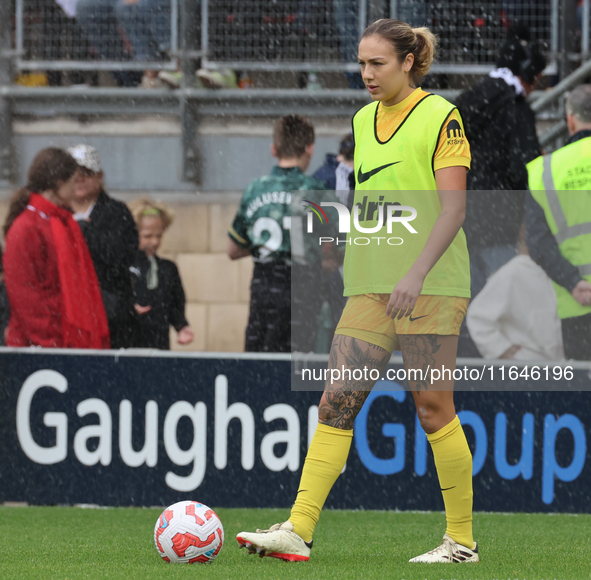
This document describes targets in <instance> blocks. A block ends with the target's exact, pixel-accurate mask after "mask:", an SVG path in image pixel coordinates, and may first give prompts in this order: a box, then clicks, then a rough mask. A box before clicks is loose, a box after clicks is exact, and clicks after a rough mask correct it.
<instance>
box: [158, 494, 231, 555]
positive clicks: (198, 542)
mask: <svg viewBox="0 0 591 580" xmlns="http://www.w3.org/2000/svg"><path fill="white" fill-rule="evenodd" d="M223 543H224V527H223V526H222V522H221V521H220V518H218V516H217V515H216V513H215V512H214V511H213V510H212V509H210V508H208V507H207V506H206V505H203V504H202V503H199V502H196V501H179V502H178V503H175V504H173V505H171V506H170V507H167V508H166V509H165V510H164V511H163V512H162V513H161V514H160V517H159V518H158V520H157V522H156V526H155V527H154V544H156V549H157V550H158V553H159V554H160V556H162V558H163V559H164V560H166V561H167V562H173V563H178V564H195V563H197V562H199V563H203V564H205V563H207V562H213V560H215V559H216V557H217V555H218V554H219V553H220V550H221V549H222V545H223Z"/></svg>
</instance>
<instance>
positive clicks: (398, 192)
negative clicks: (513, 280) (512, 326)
mask: <svg viewBox="0 0 591 580" xmlns="http://www.w3.org/2000/svg"><path fill="white" fill-rule="evenodd" d="M378 105H379V103H370V104H369V105H366V106H365V107H363V108H362V109H360V110H359V111H358V112H357V113H356V114H355V116H354V117H353V135H354V138H355V180H356V185H355V202H354V207H353V211H352V212H351V225H350V232H349V234H348V235H347V237H346V243H347V246H346V251H345V262H344V280H345V292H344V294H345V296H352V295H356V294H370V293H377V294H390V293H391V292H392V290H394V287H395V286H396V284H397V283H398V282H399V281H400V280H401V279H402V278H403V277H404V276H405V274H406V273H407V272H408V271H409V269H410V268H411V266H412V265H413V264H414V262H415V261H416V259H417V258H418V256H419V254H420V253H421V251H422V250H423V248H424V246H425V243H426V241H427V238H428V237H429V234H430V233H431V230H432V229H433V225H434V224H435V221H436V220H437V218H438V216H439V214H440V212H441V205H440V203H439V197H438V195H437V185H436V183H435V174H434V170H433V159H434V156H435V151H436V150H437V146H438V143H439V136H440V133H441V130H442V128H443V126H444V124H445V123H446V121H447V119H448V117H449V115H450V114H451V113H452V111H453V110H454V108H455V107H454V106H453V105H452V104H451V103H449V102H447V101H446V100H445V99H443V98H441V97H439V96H437V95H427V96H426V97H424V98H423V99H421V100H420V101H419V102H418V103H417V104H416V105H415V106H414V108H413V109H412V110H411V111H410V113H409V114H408V116H407V117H406V119H405V120H404V121H403V122H402V124H401V125H400V126H399V128H398V129H397V130H396V131H395V133H394V134H393V135H392V137H390V139H388V140H387V141H386V142H380V141H379V139H378V137H377V131H376V116H377V109H378ZM450 125H451V123H450ZM454 131H457V133H461V130H460V127H459V124H458V127H457V130H456V129H455V128H454ZM460 136H461V137H463V138H465V137H464V136H463V135H457V134H454V136H453V137H454V138H455V137H460ZM396 205H401V206H405V207H407V208H409V209H403V210H401V211H398V210H396V207H395V206H396ZM356 208H358V210H359V214H358V216H356V215H355V212H356ZM380 218H381V219H380ZM403 218H406V220H404V219H403ZM342 239H343V240H344V239H345V235H344V234H343V237H342ZM421 293H422V294H425V295H441V296H460V297H466V298H469V297H470V263H469V259H468V249H467V247H466V237H465V235H464V232H463V230H460V231H459V232H458V234H457V236H456V237H455V239H454V240H453V242H452V243H451V244H450V246H449V247H448V249H447V250H446V251H445V253H444V254H443V256H442V257H441V258H440V259H439V261H438V262H437V263H436V264H435V266H433V268H432V269H431V271H430V272H429V273H428V274H427V277H426V278H425V282H424V285H423V290H422V292H421Z"/></svg>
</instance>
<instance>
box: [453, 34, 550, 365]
mask: <svg viewBox="0 0 591 580" xmlns="http://www.w3.org/2000/svg"><path fill="white" fill-rule="evenodd" d="M545 67H546V59H545V58H544V56H543V54H542V53H541V52H540V49H539V48H538V45H537V44H535V43H533V42H531V38H530V34H529V30H528V29H527V28H526V27H525V26H522V25H520V24H519V23H516V24H515V25H514V26H513V27H512V28H511V29H510V30H509V33H508V38H507V41H506V43H505V44H504V45H503V47H502V48H501V51H500V54H499V58H498V60H497V68H496V69H495V70H493V71H492V72H491V73H489V75H488V76H487V77H485V78H484V79H482V80H481V81H479V82H478V83H477V84H476V85H475V86H474V87H472V88H471V89H468V90H467V91H465V92H463V93H462V94H461V95H460V96H459V97H458V99H457V100H456V105H457V107H458V109H459V111H460V113H461V115H462V120H463V121H464V129H465V131H466V137H467V138H468V141H469V142H470V150H471V152H472V167H471V169H470V171H469V172H468V176H467V190H468V195H467V196H466V218H465V220H464V225H463V229H464V232H465V234H466V241H467V243H468V251H469V253H470V274H471V278H472V283H471V292H472V298H474V297H475V296H476V295H477V294H478V293H479V292H480V291H481V290H482V288H484V285H485V284H486V281H487V279H488V278H489V277H490V276H492V275H493V274H494V273H495V272H496V271H497V270H498V269H499V268H500V267H501V266H503V265H504V264H506V263H507V262H508V261H509V260H511V259H512V258H514V257H515V256H516V255H517V242H518V237H519V232H520V229H521V226H522V224H523V220H524V212H525V209H524V202H525V191H526V190H527V169H526V164H527V163H529V162H530V161H532V160H533V159H535V158H536V157H538V156H539V155H540V154H541V150H540V145H539V143H538V138H537V134H536V120H535V114H534V112H533V111H532V110H531V108H530V106H529V104H528V103H527V101H526V97H527V96H528V95H529V94H530V93H531V92H532V91H533V90H534V88H535V86H536V84H537V82H538V80H539V77H540V75H541V72H542V71H543V70H544V68H545ZM458 355H459V356H480V353H479V352H478V349H477V348H476V346H475V345H474V343H473V342H472V340H471V339H470V336H469V334H468V330H467V327H466V324H465V322H464V324H463V326H462V332H461V334H460V340H459V345H458Z"/></svg>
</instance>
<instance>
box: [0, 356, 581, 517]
mask: <svg viewBox="0 0 591 580" xmlns="http://www.w3.org/2000/svg"><path fill="white" fill-rule="evenodd" d="M467 364H472V363H470V361H468V363H467ZM473 364H474V365H480V366H482V361H473ZM0 368H1V373H0V405H1V407H0V408H2V410H3V413H2V421H1V423H0V449H2V455H1V456H0V462H1V463H0V501H25V502H29V503H32V504H73V503H96V504H101V505H169V504H171V503H174V502H176V501H180V500H182V499H198V500H200V501H203V502H205V503H207V504H208V505H214V506H222V507H289V506H290V505H291V503H292V501H293V498H294V495H295V492H296V490H297V485H298V482H299V476H300V472H301V467H302V464H303V460H304V458H305V454H306V449H307V446H308V442H309V439H310V438H311V435H312V433H313V430H314V428H315V425H316V421H317V405H318V401H319V399H320V393H319V392H314V391H303V392H295V391H292V390H291V388H290V384H291V380H292V378H293V377H292V376H291V375H292V372H293V369H292V366H291V363H290V359H289V356H287V355H267V356H264V357H261V356H253V355H225V354H219V355H212V354H199V355H197V354H195V355H192V354H191V355H189V354H188V353H183V354H181V355H177V354H174V353H162V354H156V353H154V352H150V353H125V354H122V353H115V352H102V353H99V352H89V351H86V352H71V351H46V350H42V351H41V350H37V351H32V350H24V349H23V350H19V349H0ZM390 368H391V369H393V370H394V371H396V369H400V368H402V367H401V365H400V364H399V363H394V364H392V365H391V366H390ZM499 380H500V379H499ZM589 380H590V379H589V366H588V365H587V366H586V365H581V364H578V365H574V368H573V376H572V377H571V378H570V380H569V381H568V384H565V385H562V387H561V386H560V385H555V387H556V388H555V389H554V391H543V390H537V391H535V390H527V385H525V386H522V387H523V389H524V390H521V391H504V392H503V391H499V390H495V389H494V385H491V390H489V391H487V392H471V391H468V390H463V391H462V390H460V392H458V393H456V395H455V400H456V408H457V411H458V415H459V417H460V419H461V421H462V423H463V425H464V428H465V431H466V435H467V438H468V441H469V444H470V446H471V449H472V452H473V457H474V473H475V477H474V509H475V510H485V511H500V510H501V511H525V512H587V513H589V512H591V502H590V501H589V494H590V490H591V460H590V456H589V455H590V454H589V449H588V445H587V443H588V439H589V426H590V425H591V404H590V403H591V393H590V392H589V390H588V389H589ZM464 387H465V385H464ZM559 387H560V388H563V389H564V391H565V392H557V391H556V389H557V388H559ZM380 388H381V389H382V390H379V391H378V390H374V392H372V394H371V395H370V397H369V398H368V400H367V403H366V405H365V406H364V408H363V410H362V412H361V413H360V415H359V416H358V418H357V421H356V424H355V436H354V444H353V446H352V449H351V453H350V456H349V459H348V461H347V466H346V469H345V471H344V473H343V474H342V475H341V476H340V477H339V479H338V481H337V483H336V485H335V487H334V488H333V490H332V492H331V494H330V496H329V498H328V501H327V504H326V505H327V507H333V508H349V509H351V508H365V509H400V510H405V509H424V510H442V509H443V502H442V499H441V494H440V493H439V486H438V483H437V476H436V473H435V468H434V465H433V458H432V454H431V451H430V449H429V446H428V444H427V439H426V436H425V434H424V432H423V430H422V429H421V427H420V425H419V423H418V421H417V418H416V414H415V410H414V404H413V402H412V397H411V396H410V394H409V393H408V392H406V391H405V390H404V384H402V383H399V382H397V381H390V382H387V383H386V382H382V384H381V385H380ZM383 389H388V390H383ZM576 389H579V390H576Z"/></svg>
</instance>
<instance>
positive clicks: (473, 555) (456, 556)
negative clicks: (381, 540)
mask: <svg viewBox="0 0 591 580" xmlns="http://www.w3.org/2000/svg"><path fill="white" fill-rule="evenodd" d="M479 561H480V560H479V558H478V544H477V543H476V542H474V547H473V548H472V549H470V548H467V547H466V546H462V544H458V543H457V542H454V541H453V540H452V539H451V538H450V537H449V536H448V535H447V534H445V536H443V540H442V541H441V544H439V546H438V547H437V548H435V549H434V550H431V551H430V552H427V553H426V554H422V555H421V556H417V557H416V558H412V559H411V560H409V562H412V563H418V564H452V563H456V564H464V563H468V562H479Z"/></svg>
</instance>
